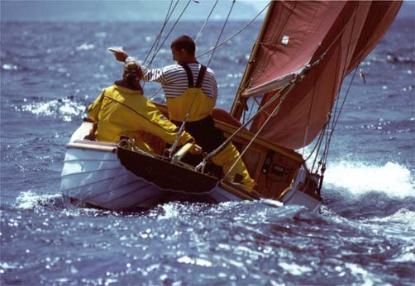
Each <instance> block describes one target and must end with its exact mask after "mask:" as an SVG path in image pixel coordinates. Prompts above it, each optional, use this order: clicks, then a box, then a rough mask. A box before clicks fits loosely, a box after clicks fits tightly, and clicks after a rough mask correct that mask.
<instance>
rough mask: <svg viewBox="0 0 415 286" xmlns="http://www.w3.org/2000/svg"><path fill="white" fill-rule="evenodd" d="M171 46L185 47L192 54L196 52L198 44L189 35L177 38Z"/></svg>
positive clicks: (176, 47)
mask: <svg viewBox="0 0 415 286" xmlns="http://www.w3.org/2000/svg"><path fill="white" fill-rule="evenodd" d="M170 47H171V48H175V49H183V50H185V51H186V52H188V53H189V54H191V55H194V54H195V52H196V44H195V42H194V41H193V39H192V38H191V37H189V36H187V35H182V36H180V37H178V38H176V39H175V40H174V41H173V42H172V43H171V45H170Z"/></svg>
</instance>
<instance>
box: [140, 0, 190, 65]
mask: <svg viewBox="0 0 415 286" xmlns="http://www.w3.org/2000/svg"><path fill="white" fill-rule="evenodd" d="M177 2H178V1H177ZM191 2H192V0H188V1H187V4H186V6H185V7H184V8H183V10H182V12H181V13H180V15H179V17H177V19H176V21H175V22H174V24H173V26H172V27H171V28H170V30H169V32H168V33H167V35H166V37H165V38H164V40H163V41H162V42H161V44H160V45H159V47H158V48H157V49H156V50H155V52H154V54H153V56H152V58H151V60H150V62H149V64H148V66H149V67H150V66H151V64H152V63H153V61H154V59H155V57H156V56H157V54H158V53H159V52H160V50H161V48H162V47H163V45H164V43H165V42H166V41H167V39H168V38H169V36H170V34H171V33H172V32H173V30H174V28H175V27H176V25H177V24H178V23H179V21H180V19H181V17H182V16H183V14H184V12H185V11H186V9H187V8H188V7H189V5H190V3H191Z"/></svg>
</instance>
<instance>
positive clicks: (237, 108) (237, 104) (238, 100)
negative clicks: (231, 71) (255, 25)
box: [230, 0, 275, 120]
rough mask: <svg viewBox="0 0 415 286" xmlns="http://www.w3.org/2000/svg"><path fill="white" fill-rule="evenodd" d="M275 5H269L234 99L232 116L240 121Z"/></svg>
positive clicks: (272, 3)
mask: <svg viewBox="0 0 415 286" xmlns="http://www.w3.org/2000/svg"><path fill="white" fill-rule="evenodd" d="M274 5H275V3H274V1H272V0H271V3H270V4H269V7H268V9H267V14H266V16H265V19H264V21H263V23H262V26H261V29H260V31H259V33H258V37H257V39H256V41H255V44H254V47H253V48H252V52H251V54H250V56H249V60H248V64H247V65H246V68H245V72H244V75H243V77H242V80H241V83H240V84H239V87H238V91H237V93H236V96H235V99H234V101H233V104H232V108H231V112H230V114H231V115H232V116H233V117H234V118H236V119H238V120H240V118H241V116H242V113H243V110H244V109H245V106H246V101H247V99H248V98H247V97H244V96H242V92H243V90H244V89H245V88H246V86H247V85H248V83H249V76H250V74H251V70H252V67H253V64H254V63H255V57H256V54H257V51H258V48H259V46H260V44H261V42H262V38H263V36H264V33H265V28H266V27H267V25H268V22H269V21H270V18H271V17H270V15H271V11H272V8H273V7H274Z"/></svg>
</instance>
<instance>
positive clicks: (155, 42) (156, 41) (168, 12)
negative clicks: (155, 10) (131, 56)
mask: <svg viewBox="0 0 415 286" xmlns="http://www.w3.org/2000/svg"><path fill="white" fill-rule="evenodd" d="M178 3H179V1H177V2H176V4H175V5H174V7H173V9H172V5H173V0H170V5H169V9H168V10H167V14H166V17H165V18H164V21H163V24H162V26H161V29H160V31H159V33H158V34H157V37H156V39H155V40H154V42H153V45H152V46H151V48H150V50H149V51H148V52H147V55H146V57H145V58H144V61H143V64H144V65H145V63H146V62H147V60H148V57H149V56H150V54H151V53H152V52H153V49H154V48H155V47H157V45H158V44H159V42H160V38H161V35H162V34H163V31H164V29H165V28H166V26H167V23H168V21H169V20H170V17H171V15H172V14H173V12H174V10H175V9H176V7H177V4H178Z"/></svg>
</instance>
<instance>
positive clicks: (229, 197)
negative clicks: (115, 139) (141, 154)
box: [61, 123, 320, 211]
mask: <svg viewBox="0 0 415 286" xmlns="http://www.w3.org/2000/svg"><path fill="white" fill-rule="evenodd" d="M89 128H90V126H89V125H88V123H84V124H82V125H81V127H80V128H78V130H77V131H76V132H75V133H74V135H73V136H72V138H71V141H70V142H69V144H68V149H67V152H66V155H65V160H64V166H63V169H62V180H61V191H62V194H63V196H64V198H66V199H68V200H69V201H70V202H71V203H75V204H78V205H79V206H82V207H96V208H102V209H108V210H116V211H119V210H138V209H149V208H152V207H154V206H156V205H157V204H159V203H162V202H166V201H176V200H189V201H198V202H211V203H219V202H226V201H241V200H244V199H253V198H252V197H249V196H247V194H246V193H245V194H243V193H242V194H241V192H240V191H238V190H236V191H235V190H233V191H232V189H229V188H226V187H220V186H216V187H214V188H213V189H212V190H210V191H208V192H204V193H199V194H197V193H183V192H179V191H175V190H172V189H164V188H161V187H159V186H157V185H156V184H154V183H152V182H150V181H147V180H145V179H143V178H141V177H139V176H137V175H135V174H134V173H132V172H131V171H129V170H127V169H126V168H125V167H124V166H123V165H122V163H121V162H120V160H119V158H118V156H117V153H116V150H117V146H116V145H115V144H111V143H103V142H96V141H88V140H82V139H80V138H84V137H85V135H87V134H88V132H89ZM139 163H140V162H137V164H139ZM306 176H307V170H305V169H304V170H303V171H301V172H299V175H298V176H297V178H296V180H295V181H294V182H293V185H292V188H291V190H290V191H289V192H287V194H285V195H284V197H283V199H282V201H283V203H284V204H300V205H304V206H306V207H308V208H310V209H318V207H319V206H320V201H318V200H316V199H314V198H312V197H311V196H309V195H307V194H305V193H304V192H302V191H301V184H302V181H304V180H305V178H306ZM227 189H229V190H227Z"/></svg>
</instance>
